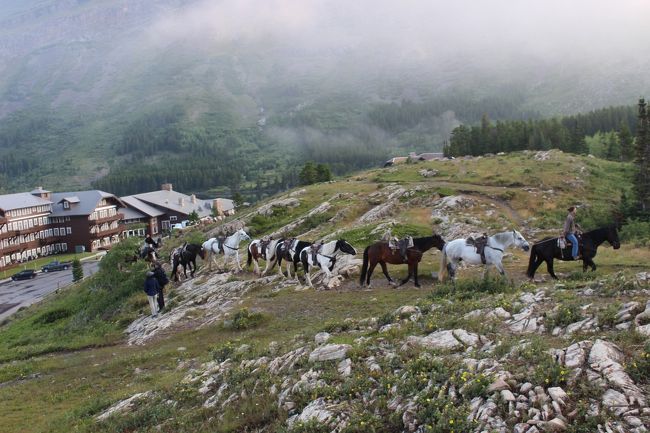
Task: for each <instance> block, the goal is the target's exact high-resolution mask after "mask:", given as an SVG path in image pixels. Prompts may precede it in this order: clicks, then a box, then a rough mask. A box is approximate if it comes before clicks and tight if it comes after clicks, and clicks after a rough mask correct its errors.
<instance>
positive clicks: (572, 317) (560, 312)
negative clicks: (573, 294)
mask: <svg viewBox="0 0 650 433" xmlns="http://www.w3.org/2000/svg"><path fill="white" fill-rule="evenodd" d="M583 318H584V317H583V315H582V310H581V309H580V304H578V303H577V302H570V303H566V304H564V305H562V304H560V305H559V307H558V308H557V310H554V311H552V312H551V313H550V314H549V315H547V316H546V319H545V322H546V324H547V327H546V329H547V330H549V331H552V330H553V328H555V327H556V326H559V327H561V328H564V327H565V326H567V325H570V324H572V323H575V322H578V321H580V320H582V319H583Z"/></svg>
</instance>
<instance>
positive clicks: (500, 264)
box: [485, 262, 506, 278]
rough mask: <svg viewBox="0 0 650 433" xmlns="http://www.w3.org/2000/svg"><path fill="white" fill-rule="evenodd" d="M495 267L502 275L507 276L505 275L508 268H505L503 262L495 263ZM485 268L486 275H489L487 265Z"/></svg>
mask: <svg viewBox="0 0 650 433" xmlns="http://www.w3.org/2000/svg"><path fill="white" fill-rule="evenodd" d="M494 267H495V268H497V270H498V271H499V274H501V276H502V277H504V278H505V276H506V270H505V269H503V263H501V262H499V263H495V264H494ZM485 270H486V275H487V266H486V269H485Z"/></svg>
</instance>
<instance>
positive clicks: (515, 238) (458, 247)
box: [440, 230, 530, 281]
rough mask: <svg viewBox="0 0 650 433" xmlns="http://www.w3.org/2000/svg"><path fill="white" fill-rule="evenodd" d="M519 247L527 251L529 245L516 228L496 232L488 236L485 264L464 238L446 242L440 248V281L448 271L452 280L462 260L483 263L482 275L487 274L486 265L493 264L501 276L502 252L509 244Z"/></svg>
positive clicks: (502, 270)
mask: <svg viewBox="0 0 650 433" xmlns="http://www.w3.org/2000/svg"><path fill="white" fill-rule="evenodd" d="M513 245H514V246H515V247H517V248H521V249H522V250H524V251H528V250H529V248H530V245H529V244H528V241H526V239H524V237H523V236H522V235H521V233H519V232H518V231H517V230H509V231H506V232H501V233H497V234H495V235H492V236H490V237H488V239H487V245H486V246H485V264H483V262H482V260H481V255H480V254H478V253H477V252H476V248H475V247H474V246H473V245H468V244H467V240H466V239H454V240H453V241H450V242H447V244H446V245H445V246H444V248H443V249H442V261H441V263H440V281H443V280H444V279H445V273H446V272H448V273H449V276H450V277H451V278H452V281H453V280H455V278H456V268H457V267H458V263H459V262H460V261H461V260H462V261H464V262H466V263H468V264H471V265H483V266H484V269H485V270H484V272H483V276H485V275H486V274H487V270H488V266H489V265H494V267H495V268H497V270H498V271H499V273H500V274H501V275H502V276H505V274H506V272H505V270H504V269H503V264H501V260H502V259H503V252H504V250H505V249H506V248H508V247H510V246H513Z"/></svg>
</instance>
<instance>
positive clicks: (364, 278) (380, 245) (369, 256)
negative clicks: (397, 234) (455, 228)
mask: <svg viewBox="0 0 650 433" xmlns="http://www.w3.org/2000/svg"><path fill="white" fill-rule="evenodd" d="M444 246H445V241H444V239H442V237H440V235H437V234H436V235H433V236H426V237H422V238H413V246H412V247H410V248H408V249H407V250H406V258H407V261H404V259H403V258H402V255H401V254H400V251H399V250H398V249H394V248H390V246H389V245H388V242H385V241H381V242H375V243H374V244H372V245H368V246H367V247H366V249H365V250H364V251H363V266H362V267H361V277H360V278H359V284H360V285H361V287H363V286H364V284H365V285H367V286H368V287H370V276H371V275H372V272H373V271H374V270H375V266H377V263H379V265H380V266H381V270H382V271H383V272H384V275H385V276H386V279H388V282H389V284H393V285H394V284H395V281H393V279H392V278H391V277H390V275H388V268H387V267H386V263H390V264H391V265H402V264H405V263H406V264H408V270H409V273H408V276H407V277H406V279H404V280H402V281H401V282H400V284H399V285H400V286H401V285H402V284H406V283H407V282H408V281H409V280H410V279H411V276H412V275H415V287H420V283H419V282H418V264H419V263H420V260H422V255H423V253H424V252H425V251H428V250H429V249H431V248H432V247H436V248H438V249H439V250H440V251H442V248H443V247H444Z"/></svg>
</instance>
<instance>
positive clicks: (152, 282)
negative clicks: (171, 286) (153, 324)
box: [144, 271, 160, 317]
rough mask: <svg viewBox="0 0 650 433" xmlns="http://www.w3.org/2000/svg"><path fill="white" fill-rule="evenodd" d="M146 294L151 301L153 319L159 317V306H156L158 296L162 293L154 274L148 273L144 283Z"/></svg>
mask: <svg viewBox="0 0 650 433" xmlns="http://www.w3.org/2000/svg"><path fill="white" fill-rule="evenodd" d="M144 292H145V293H146V294H147V299H148V300H149V307H151V317H157V316H158V305H156V295H157V294H158V293H159V292H160V284H158V280H156V277H155V276H154V274H153V272H151V271H148V272H147V279H146V280H145V281H144Z"/></svg>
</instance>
